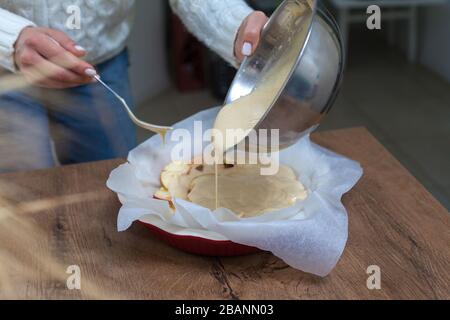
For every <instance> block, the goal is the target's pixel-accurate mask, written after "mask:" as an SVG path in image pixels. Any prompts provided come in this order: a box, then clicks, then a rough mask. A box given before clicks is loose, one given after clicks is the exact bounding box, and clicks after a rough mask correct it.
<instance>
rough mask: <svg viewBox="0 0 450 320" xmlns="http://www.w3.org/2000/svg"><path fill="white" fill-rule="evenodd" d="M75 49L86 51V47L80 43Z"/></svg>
mask: <svg viewBox="0 0 450 320" xmlns="http://www.w3.org/2000/svg"><path fill="white" fill-rule="evenodd" d="M75 49H76V50H77V51H82V52H86V49H85V48H83V47H82V46H79V45H76V46H75Z"/></svg>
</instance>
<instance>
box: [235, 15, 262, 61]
mask: <svg viewBox="0 0 450 320" xmlns="http://www.w3.org/2000/svg"><path fill="white" fill-rule="evenodd" d="M267 20H269V18H267V16H266V15H265V14H264V12H262V11H255V12H253V13H251V14H250V15H248V17H247V18H245V20H244V21H243V22H242V24H241V26H240V28H239V31H238V34H237V37H236V42H235V44H234V55H235V56H236V59H237V60H238V61H239V62H242V60H244V58H245V57H246V56H251V55H252V54H253V52H255V49H256V47H257V46H258V43H259V37H260V35H261V30H262V28H263V27H264V25H265V24H266V22H267Z"/></svg>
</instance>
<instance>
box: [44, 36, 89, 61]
mask: <svg viewBox="0 0 450 320" xmlns="http://www.w3.org/2000/svg"><path fill="white" fill-rule="evenodd" d="M44 32H45V33H46V34H47V35H49V36H50V37H51V38H52V39H55V40H56V41H57V42H58V43H59V44H60V45H61V46H62V47H63V48H64V49H66V50H67V51H69V52H70V53H72V54H73V55H75V56H76V57H83V56H85V55H86V50H85V49H84V48H83V47H81V46H78V45H76V44H75V42H74V41H73V40H72V39H71V38H70V37H69V36H67V35H66V34H65V33H64V32H61V31H58V30H54V29H45V31H44Z"/></svg>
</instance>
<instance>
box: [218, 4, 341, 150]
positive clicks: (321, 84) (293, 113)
mask: <svg viewBox="0 0 450 320" xmlns="http://www.w3.org/2000/svg"><path fill="white" fill-rule="evenodd" d="M316 2H317V1H315V0H285V1H284V2H283V3H282V4H281V5H280V6H279V7H278V9H277V10H276V11H275V12H274V13H273V14H272V16H271V17H270V19H269V21H268V23H267V24H266V26H265V27H264V29H263V31H262V34H261V40H260V43H259V45H258V48H257V49H256V51H255V53H254V54H253V55H252V56H251V57H248V58H247V59H245V60H244V61H243V63H242V65H241V66H240V68H239V70H238V72H237V74H236V77H235V78H234V80H233V82H232V84H231V87H230V89H229V92H228V94H227V97H226V99H225V102H226V103H229V102H231V101H234V100H236V99H238V98H239V97H241V96H245V95H247V94H249V93H250V92H251V91H252V90H253V89H254V88H255V87H256V86H257V85H258V83H259V82H260V81H264V76H265V74H267V72H268V71H269V70H270V68H271V67H273V65H274V64H275V63H276V61H278V60H279V59H280V57H281V55H283V54H286V48H287V47H288V46H292V45H297V46H298V48H297V50H298V58H297V61H296V62H295V63H293V65H292V70H291V73H290V75H289V76H288V77H287V79H286V81H285V83H284V86H283V87H282V88H281V89H280V91H279V92H278V95H277V96H275V97H273V102H272V105H271V107H270V109H269V110H268V112H267V113H266V115H265V117H264V118H263V120H262V121H260V122H259V123H258V124H257V126H256V127H255V129H256V130H258V129H279V138H280V141H279V147H280V148H281V149H282V148H285V147H288V146H290V145H292V144H294V143H295V142H296V141H298V139H300V138H301V137H302V136H303V135H304V134H305V133H307V132H310V131H311V130H312V129H313V128H315V127H317V125H318V124H319V122H320V120H321V118H322V116H323V115H325V114H326V113H327V112H328V111H329V110H330V108H331V107H332V105H333V103H334V101H335V98H336V96H337V93H338V91H339V87H340V83H341V79H342V74H343V70H344V60H345V59H344V50H343V46H342V40H341V36H340V32H339V29H338V27H337V24H336V23H335V21H334V20H333V18H332V17H331V15H330V14H329V13H328V12H326V11H324V10H321V9H319V8H317V3H316ZM295 37H300V38H295ZM292 39H300V41H298V40H296V41H295V43H294V41H293V40H292ZM267 141H268V143H269V144H270V143H272V142H271V141H270V135H269V137H268V140H267ZM247 149H248V147H247Z"/></svg>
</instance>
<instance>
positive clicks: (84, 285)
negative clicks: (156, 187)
mask: <svg viewBox="0 0 450 320" xmlns="http://www.w3.org/2000/svg"><path fill="white" fill-rule="evenodd" d="M313 140H315V141H316V142H317V143H319V144H321V145H322V146H325V147H327V148H329V149H331V150H334V151H336V152H338V153H341V154H343V155H345V156H348V157H350V158H352V159H355V160H357V161H359V162H360V163H361V165H362V167H363V169H364V176H363V178H362V179H361V181H360V182H359V183H358V184H357V185H356V186H355V188H354V189H353V190H351V191H350V192H349V193H348V194H346V195H345V196H344V198H343V202H344V205H345V207H346V208H347V210H348V215H349V239H348V243H347V247H346V249H345V251H344V253H343V255H342V258H341V260H340V261H339V262H338V265H337V266H336V268H335V269H334V270H333V271H332V273H331V274H330V275H329V276H327V277H325V278H320V277H316V276H313V275H310V274H306V273H303V272H301V271H298V270H295V269H293V268H290V267H289V266H287V265H286V264H285V263H284V262H283V261H281V260H280V259H278V258H276V257H274V256H273V255H271V254H270V253H259V254H253V255H249V256H243V257H234V258H205V257H200V256H195V255H190V254H186V253H183V252H180V251H177V250H175V249H173V248H171V247H169V246H167V245H166V244H164V243H162V242H159V241H158V240H156V239H155V238H154V237H153V236H152V235H150V234H149V232H148V231H147V229H145V227H143V226H141V225H134V226H133V227H132V228H130V229H129V230H128V231H126V232H122V233H118V232H117V231H116V218H117V212H118V210H119V207H120V204H119V202H118V201H117V199H116V196H115V194H113V193H112V192H111V191H109V190H108V189H107V188H106V186H105V181H106V179H107V177H108V175H109V173H110V171H111V170H112V169H113V168H115V167H116V166H117V165H119V164H120V163H122V162H123V160H111V161H103V162H96V163H88V164H82V165H75V166H67V167H60V168H55V169H52V170H44V171H33V172H21V173H14V174H3V175H0V298H3V299H5V298H7V299H11V298H19V299H43V298H50V299H67V298H76V299H80V298H81V299H106V298H117V299H422V298H423V299H435V298H439V299H449V298H450V293H449V284H450V274H449V262H450V258H449V257H450V232H449V231H450V215H449V213H448V211H447V210H446V209H444V207H443V206H441V205H440V204H439V203H438V202H437V201H436V200H435V199H434V198H433V197H432V196H431V195H430V193H428V192H427V191H426V190H425V189H424V187H423V186H422V185H421V184H420V183H419V182H418V181H417V180H416V179H415V178H414V177H413V176H411V174H410V173H408V171H407V170H406V169H405V168H404V167H402V166H401V164H400V163H399V162H398V161H397V160H396V159H394V158H393V157H392V156H391V155H390V154H389V153H388V152H387V151H386V150H385V149H384V148H383V147H382V145H380V144H379V143H378V142H377V141H376V140H375V139H374V138H373V137H372V136H371V135H370V134H369V132H368V131H367V130H365V129H364V128H352V129H344V130H337V131H329V132H323V133H318V134H315V135H314V136H313ZM70 265H78V266H79V267H80V270H81V290H68V289H67V287H66V279H67V277H68V276H69V274H66V269H67V267H68V266H70ZM370 265H378V266H379V267H380V269H381V289H380V290H369V289H368V288H367V286H366V281H367V278H368V276H369V275H368V274H367V273H366V269H367V267H368V266H370Z"/></svg>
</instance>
